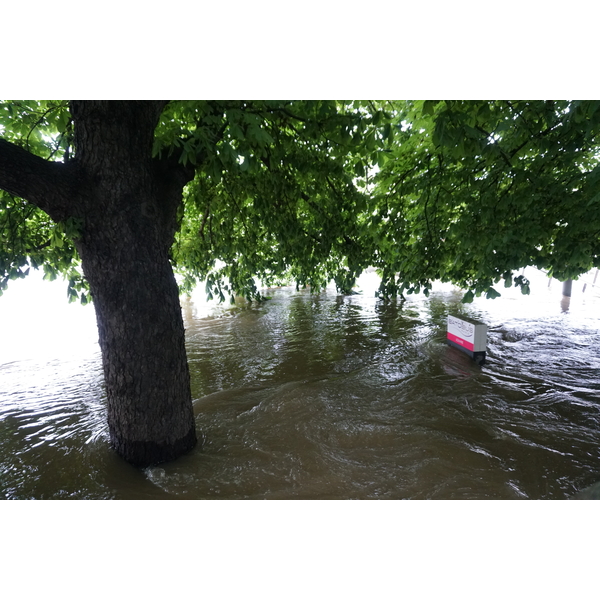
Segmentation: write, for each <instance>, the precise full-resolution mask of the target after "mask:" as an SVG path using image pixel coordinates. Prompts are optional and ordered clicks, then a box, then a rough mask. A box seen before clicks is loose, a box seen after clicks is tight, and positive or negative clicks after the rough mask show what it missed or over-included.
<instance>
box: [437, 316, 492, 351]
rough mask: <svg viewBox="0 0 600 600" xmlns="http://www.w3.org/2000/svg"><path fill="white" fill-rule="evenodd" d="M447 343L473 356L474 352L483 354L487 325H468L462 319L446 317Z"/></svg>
mask: <svg viewBox="0 0 600 600" xmlns="http://www.w3.org/2000/svg"><path fill="white" fill-rule="evenodd" d="M446 337H447V339H448V342H450V343H451V344H452V345H453V346H456V347H457V348H460V349H461V350H465V351H466V352H467V353H468V354H471V355H473V354H474V353H475V352H485V350H486V346H487V325H485V324H483V323H469V321H465V320H464V319H459V318H458V317H453V316H452V315H448V333H447V334H446Z"/></svg>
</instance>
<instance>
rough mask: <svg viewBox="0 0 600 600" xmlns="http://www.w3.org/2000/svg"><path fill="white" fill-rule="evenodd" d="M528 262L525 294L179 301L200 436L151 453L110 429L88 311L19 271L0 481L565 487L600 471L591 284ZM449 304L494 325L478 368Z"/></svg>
mask: <svg viewBox="0 0 600 600" xmlns="http://www.w3.org/2000/svg"><path fill="white" fill-rule="evenodd" d="M527 276H528V277H530V278H531V279H532V281H533V291H534V295H532V296H530V297H526V296H521V295H520V293H519V292H516V291H512V290H508V291H507V290H501V291H502V292H503V296H502V297H501V298H498V299H495V300H483V299H477V300H476V301H475V302H474V303H473V304H471V305H462V304H461V303H460V298H461V294H460V293H459V292H457V291H454V290H453V289H452V288H451V287H442V286H439V287H438V288H437V289H436V291H435V292H434V293H433V294H431V295H430V297H429V298H426V297H424V296H415V297H411V296H409V297H408V298H407V300H406V301H405V302H401V301H400V300H398V301H393V302H382V301H380V300H377V299H376V298H375V297H374V294H373V292H374V290H375V289H376V287H377V281H376V276H375V275H374V274H366V275H364V276H363V278H361V281H360V286H359V288H360V289H361V290H362V293H360V294H357V295H352V296H338V295H337V294H336V293H335V290H333V289H330V290H328V291H327V292H324V293H322V294H320V295H318V296H311V295H310V293H308V292H305V291H296V290H295V289H294V288H282V289H276V290H271V291H269V295H270V296H271V300H269V301H267V302H265V303H262V304H247V303H244V302H242V303H240V304H238V305H236V306H233V307H231V306H228V305H227V306H216V305H214V304H207V303H206V302H204V301H203V295H202V293H200V292H198V293H197V294H196V295H194V297H192V298H191V299H190V300H182V306H183V313H184V318H185V325H186V331H187V346H188V357H189V362H190V367H191V373H192V394H193V398H194V410H195V414H196V423H197V430H198V433H199V437H200V438H201V439H202V445H201V446H199V447H198V448H196V449H195V450H194V451H193V452H191V453H190V454H188V455H186V456H184V457H182V458H180V459H179V460H177V461H175V462H173V463H168V464H163V465H159V466H157V467H153V468H149V469H145V470H138V469H135V468H133V467H131V466H129V465H128V464H126V463H124V462H123V461H122V460H121V459H120V458H118V457H117V456H116V455H115V454H114V453H113V452H112V450H111V449H110V446H109V441H108V434H107V427H106V423H105V420H106V416H105V394H104V390H103V382H102V369H101V361H100V354H99V349H98V345H97V343H96V341H95V340H96V332H95V321H94V315H93V308H91V307H80V306H72V305H71V306H67V305H66V301H63V299H62V297H61V299H60V303H61V304H60V307H59V303H58V302H59V301H58V299H56V301H55V299H53V298H51V297H50V296H51V294H50V293H49V292H46V286H48V288H47V289H48V290H49V289H50V287H49V284H46V283H44V284H42V286H41V288H40V292H39V293H40V294H42V295H41V296H36V295H35V294H33V293H32V291H31V290H33V287H31V288H27V285H29V284H28V282H27V281H24V282H15V283H14V285H13V288H14V291H12V290H11V289H9V290H8V292H7V293H6V295H5V296H3V297H2V298H0V327H1V330H2V332H3V334H2V341H1V347H0V498H21V499H24V498H107V499H108V498H123V499H125V498H139V499H145V498H160V499H168V498H193V499H205V498H206V499H208V498H211V499H246V498H248V499H285V498H302V499H330V498H331V499H345V498H356V499H427V498H432V499H512V498H514V499H525V498H529V499H563V498H569V497H571V496H572V495H574V494H575V493H576V492H577V491H578V490H581V489H582V488H585V487H587V486H589V485H591V484H593V483H594V482H596V481H598V480H600V321H599V319H598V314H599V309H600V298H599V296H598V294H597V293H596V294H595V293H594V289H597V288H593V289H592V288H588V289H587V291H586V292H585V293H582V292H581V289H580V287H577V286H576V285H574V288H573V298H572V299H571V302H570V306H567V304H566V303H565V302H564V301H563V302H562V303H561V293H560V284H559V283H558V282H554V283H553V285H552V287H551V288H550V289H549V288H548V282H547V280H545V279H544V277H543V275H541V274H539V273H536V272H535V270H533V269H530V270H528V272H527ZM32 285H33V284H32ZM52 285H54V284H52ZM63 287H64V286H63ZM36 289H37V288H36ZM52 289H54V288H52ZM52 293H54V292H52ZM60 293H61V295H62V294H63V293H64V290H63V289H62V287H61V291H60ZM449 312H450V313H452V314H456V315H464V316H469V317H472V318H476V319H479V320H481V321H483V322H485V323H487V325H488V327H489V334H488V357H487V362H486V364H485V365H484V366H483V367H478V366H477V365H476V364H475V363H474V362H472V361H471V360H470V359H469V357H467V356H466V355H464V354H462V353H461V352H459V351H458V350H456V349H454V348H451V347H449V346H447V345H446V343H445V326H446V316H447V314H448V313H449Z"/></svg>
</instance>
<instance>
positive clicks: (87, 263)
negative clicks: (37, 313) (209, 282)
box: [0, 101, 196, 466]
mask: <svg viewBox="0 0 600 600" xmlns="http://www.w3.org/2000/svg"><path fill="white" fill-rule="evenodd" d="M164 105H165V103H164V102H105V101H98V102H97V101H83V102H80V101H73V102H72V103H71V114H72V116H73V123H74V142H75V158H74V159H73V160H71V161H69V162H67V163H66V164H62V163H52V162H49V161H45V160H43V159H41V158H39V157H36V156H34V155H32V154H30V153H29V152H27V151H26V150H24V149H22V148H20V147H18V146H16V145H14V144H11V143H10V142H7V141H4V140H0V187H2V188H3V189H5V190H7V191H9V192H11V193H13V194H15V195H17V196H20V197H22V198H25V199H27V200H29V201H30V202H32V203H33V204H35V205H37V206H38V207H40V208H41V209H42V210H44V211H46V212H47V213H48V214H49V215H50V216H51V217H52V219H54V220H55V221H57V222H60V221H62V220H64V219H67V218H69V217H75V218H77V219H79V222H80V223H81V235H80V236H79V238H78V239H77V240H75V244H76V246H77V249H78V251H79V253H80V256H81V259H82V265H83V270H84V273H85V276H86V278H87V280H88V281H89V284H90V288H91V292H92V297H93V300H94V304H95V308H96V317H97V322H98V333H99V341H100V348H101V350H102V360H103V365H104V374H105V379H106V390H107V395H108V424H109V429H110V437H111V440H112V443H113V445H114V447H115V449H116V450H117V452H118V453H119V454H120V455H121V456H122V457H123V458H125V459H126V460H127V461H129V462H130V463H132V464H134V465H138V466H146V465H150V464H154V463H159V462H162V461H166V460H171V459H174V458H176V457H177V456H179V455H181V454H183V453H184V452H186V451H188V450H190V449H191V448H193V447H194V445H195V444H196V432H195V427H194V417H193V410H192V401H191V393H190V381H189V371H188V364H187V358H186V353H185V337H184V329H183V320H182V316H181V307H180V304H179V294H178V289H177V284H176V282H175V278H174V276H173V272H172V269H171V265H170V262H169V250H170V248H171V245H172V244H173V239H174V234H175V230H176V226H177V222H176V214H177V209H178V207H179V205H180V203H181V200H182V197H181V195H182V190H183V187H184V185H185V184H186V183H187V182H188V181H189V180H190V179H191V178H192V177H193V174H194V172H193V170H189V169H184V168H183V167H182V166H181V165H179V164H178V161H177V160H176V159H174V160H172V161H167V160H162V161H158V160H156V159H153V158H152V142H153V136H154V129H155V127H156V124H157V122H158V118H159V116H160V113H161V111H162V109H163V107H164Z"/></svg>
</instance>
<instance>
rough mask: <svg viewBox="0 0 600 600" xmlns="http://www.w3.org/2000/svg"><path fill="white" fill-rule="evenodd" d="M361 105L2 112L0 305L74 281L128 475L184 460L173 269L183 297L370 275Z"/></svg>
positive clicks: (182, 363) (188, 426) (185, 418)
mask: <svg viewBox="0 0 600 600" xmlns="http://www.w3.org/2000/svg"><path fill="white" fill-rule="evenodd" d="M367 104H368V103H359V102H357V103H337V102H330V101H323V102H317V101H314V102H268V101H265V102H258V101H254V102H240V101H231V102H218V101H193V102H169V103H167V102H160V101H149V102H106V101H71V102H4V103H2V104H1V105H0V127H1V128H2V129H1V131H0V136H1V137H2V138H3V139H0V189H2V190H4V192H3V193H2V194H1V195H0V235H1V236H2V237H1V240H0V292H1V290H2V289H3V288H5V287H6V284H7V282H8V280H9V279H11V278H16V277H21V276H24V275H25V274H27V272H28V270H29V268H30V267H31V266H33V267H34V268H37V267H39V266H42V267H43V268H44V270H45V273H46V275H47V276H48V277H49V278H53V277H55V276H56V274H58V273H62V274H63V275H66V276H67V277H68V279H69V288H68V289H69V296H70V297H71V298H76V297H78V296H79V297H80V298H81V300H82V301H83V302H87V301H88V299H89V298H90V296H91V298H92V299H93V302H94V305H95V309H96V316H97V324H98V332H99V342H100V348H101V351H102V359H103V367H104V375H105V382H106V390H107V396H108V424H109V431H110V438H111V441H112V443H113V445H114V447H115V449H116V450H117V452H118V453H119V454H120V455H121V456H123V457H124V458H125V459H126V460H127V461H129V462H131V463H132V464H135V465H142V466H143V465H149V464H153V463H157V462H161V461H164V460H170V459H173V458H176V457H177V456H179V455H180V454H182V453H184V452H186V451H188V450H189V449H191V448H192V447H193V446H194V445H195V444H196V439H197V438H196V431H195V427H194V418H193V412H192V402H191V395H190V382H189V371H188V365H187V359H186V352H185V339H184V329H183V322H182V315H181V308H180V304H179V288H178V285H177V283H176V280H175V277H174V274H173V267H175V268H176V269H177V270H179V271H181V272H182V273H185V279H184V281H183V286H184V288H190V287H191V286H192V285H194V283H195V282H196V281H197V280H198V279H206V281H207V291H208V292H209V293H211V294H212V293H216V294H218V295H219V296H220V297H222V298H223V297H224V295H225V293H228V294H233V293H242V294H244V295H246V296H247V297H249V298H256V297H257V296H259V293H258V290H257V286H256V283H255V280H254V276H258V277H259V278H260V279H261V280H262V281H264V282H266V283H271V282H274V281H276V280H277V279H278V278H280V277H292V278H293V279H294V280H296V281H297V282H298V283H299V284H301V285H310V286H313V287H317V288H318V287H322V286H323V285H324V284H325V283H326V282H327V281H329V280H331V279H334V280H335V281H336V282H337V283H338V286H339V288H340V289H341V290H348V289H349V287H351V286H352V284H353V281H354V278H355V276H356V275H357V274H359V273H360V272H361V271H362V269H363V268H364V267H366V266H368V256H369V254H370V253H369V251H368V249H367V248H366V247H365V243H366V241H367V240H368V239H369V236H367V235H363V232H362V231H361V225H360V222H359V220H357V219H356V214H357V212H360V211H361V210H363V208H364V207H365V206H366V196H365V195H364V194H363V193H362V192H360V191H359V190H358V188H357V187H356V185H355V181H356V178H357V176H358V177H360V176H361V175H364V173H365V170H366V169H368V162H369V157H370V155H371V154H372V153H374V152H376V150H377V146H378V135H379V134H378V130H377V127H378V125H379V124H380V122H381V120H382V114H380V113H379V112H378V111H374V112H373V111H368V110H367V109H366V108H365V107H366V106H367ZM366 260H367V262H365V261H366ZM79 265H80V266H81V269H80V268H79ZM223 265H224V266H223Z"/></svg>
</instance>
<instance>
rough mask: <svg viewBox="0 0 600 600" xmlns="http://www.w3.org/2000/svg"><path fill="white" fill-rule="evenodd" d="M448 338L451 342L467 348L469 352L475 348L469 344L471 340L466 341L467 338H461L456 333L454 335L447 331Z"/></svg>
mask: <svg viewBox="0 0 600 600" xmlns="http://www.w3.org/2000/svg"><path fill="white" fill-rule="evenodd" d="M448 339H449V340H450V341H451V342H454V343H455V344H459V345H460V346H464V347H465V348H466V349H467V350H470V351H471V352H473V351H474V349H475V346H474V345H473V344H471V342H467V340H463V339H462V338H459V337H458V336H457V335H454V334H453V333H450V332H448Z"/></svg>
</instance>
